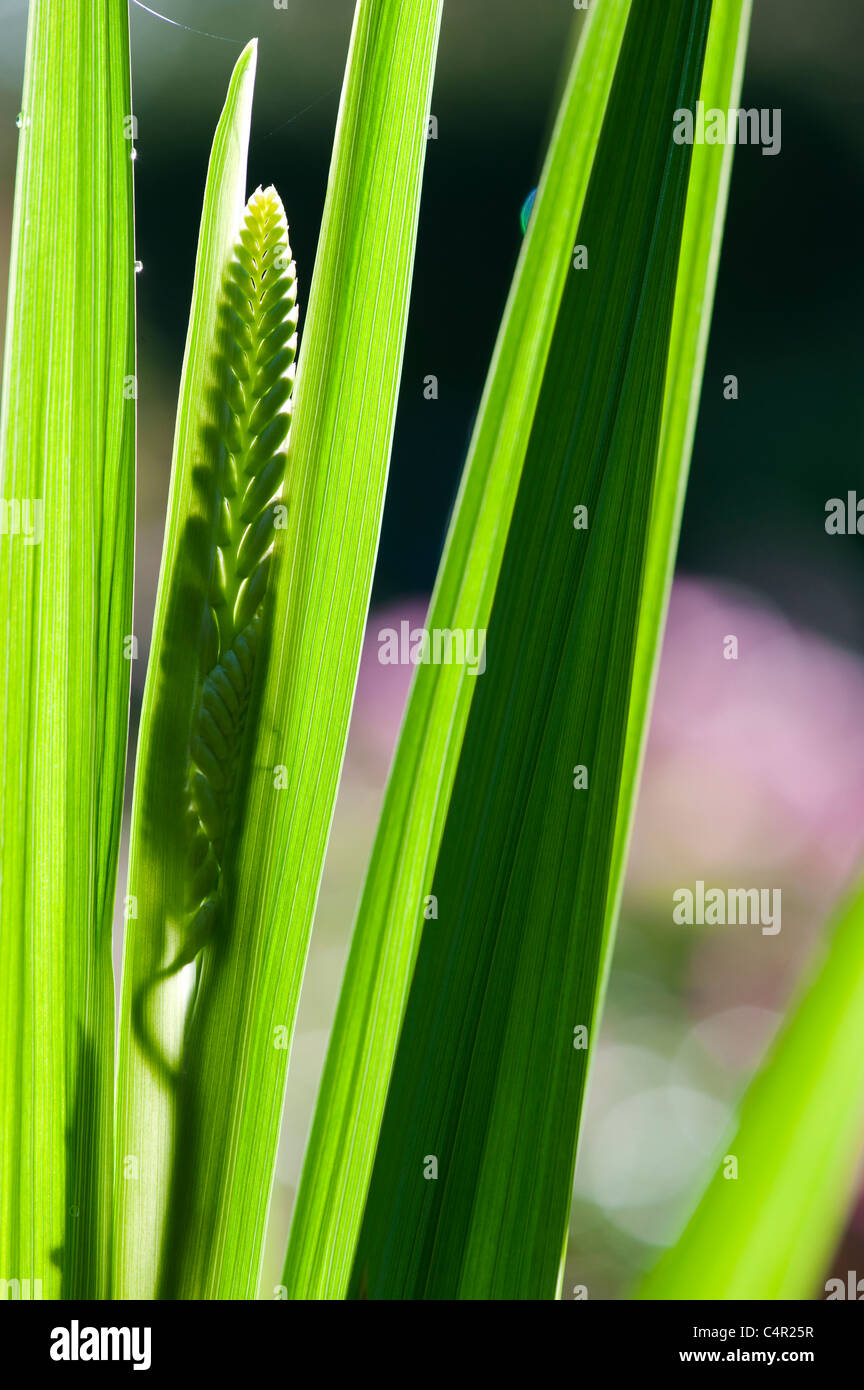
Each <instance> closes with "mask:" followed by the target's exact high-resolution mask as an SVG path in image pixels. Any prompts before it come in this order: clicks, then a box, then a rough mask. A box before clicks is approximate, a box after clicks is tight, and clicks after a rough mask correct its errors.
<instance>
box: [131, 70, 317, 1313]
mask: <svg viewBox="0 0 864 1390" xmlns="http://www.w3.org/2000/svg"><path fill="white" fill-rule="evenodd" d="M255 63H256V48H255V45H254V44H250V45H249V46H248V48H246V49H245V50H244V52H243V54H242V55H241V57H240V59H239V61H238V63H237V66H236V68H235V70H234V73H233V75H232V78H231V83H230V86H229V89H228V95H227V98H226V102H225V107H224V110H223V112H222V115H221V117H220V120H219V124H218V126H217V129H216V134H215V137H214V141H213V150H212V153H211V157H210V167H209V171H208V176H207V187H206V191H205V197H204V209H203V213H202V219H201V232H200V236H199V242H198V258H197V262H196V267H195V284H194V288H193V296H192V312H191V315H190V320H189V332H188V336H187V340H186V355H185V359H184V365H183V378H182V382H181V387H180V400H179V404H178V413H177V429H176V435H175V442H174V459H173V464H172V474H171V496H170V501H169V516H168V524H167V529H166V535H165V548H164V553H163V557H162V570H161V574H160V580H159V594H158V598H157V609H156V617H155V621H154V629H153V644H152V656H151V660H150V664H149V667H148V672H147V684H146V686H145V691H144V705H143V708H142V714H141V729H140V735H139V745H138V756H137V765H136V772H135V796H134V804H133V814H132V840H131V848H130V865H129V889H128V897H127V904H128V907H127V923H126V939H125V945H124V961H123V995H122V1002H121V1020H120V1049H119V1061H118V1074H117V1111H116V1116H117V1118H116V1135H117V1140H116V1176H115V1222H114V1289H115V1293H116V1295H117V1296H119V1297H126V1298H152V1297H154V1295H155V1293H156V1290H157V1287H158V1280H159V1272H158V1271H159V1259H160V1249H161V1244H162V1232H163V1227H164V1223H165V1215H166V1210H167V1207H168V1204H169V1200H170V1190H171V1189H170V1184H171V1176H170V1175H171V1163H172V1156H173V1154H174V1151H175V1139H176V1133H175V1131H176V1125H177V1123H178V1116H177V1095H176V1092H177V1073H178V1066H179V1063H180V1057H181V1050H182V1040H183V1034H184V1028H185V1018H186V1008H187V1002H188V998H189V993H190V988H191V984H190V981H189V979H188V978H187V977H188V973H189V972H184V971H182V970H181V969H179V968H175V967H178V966H179V964H181V963H182V961H183V959H188V960H194V957H195V955H196V954H197V950H196V949H195V948H194V943H195V941H196V939H197V938H198V937H202V936H203V934H204V933H203V932H202V930H201V928H202V925H203V923H202V921H201V920H198V923H197V929H195V909H196V907H200V906H201V905H202V904H203V901H204V898H205V897H206V891H207V890H206V889H204V890H202V893H201V899H200V901H199V902H198V903H197V904H196V903H195V902H194V901H193V900H192V888H191V878H190V874H191V872H192V870H193V869H200V870H202V872H205V873H206V872H207V870H205V869H204V865H203V863H201V862H199V860H198V859H196V857H195V856H196V855H197V854H198V852H199V849H198V847H197V846H196V827H197V824H198V823H201V822H202V821H207V811H206V809H205V800H206V793H205V792H204V791H203V790H200V789H199V788H198V783H197V782H196V780H195V769H194V768H193V767H192V765H191V754H192V749H191V739H192V732H193V722H194V719H195V715H196V711H200V710H201V709H202V708H203V706H204V704H205V703H206V700H207V690H206V683H207V680H208V678H209V677H210V676H211V675H214V678H215V679H217V680H218V677H215V667H216V666H217V665H218V663H219V656H220V654H221V655H222V657H223V658H224V659H225V660H226V661H227V660H228V657H229V654H230V643H231V640H232V637H233V635H234V634H233V628H231V627H230V625H229V626H223V633H224V637H223V640H224V643H225V645H224V649H221V651H220V645H219V641H220V639H219V636H218V624H216V619H215V614H216V609H217V608H219V607H220V604H219V602H218V600H219V599H224V600H225V602H224V603H222V604H221V607H222V608H225V607H226V606H228V607H231V614H232V620H233V616H234V608H233V606H232V605H230V604H228V603H227V600H228V598H229V597H231V596H234V597H236V595H229V593H228V588H227V587H225V586H223V587H222V588H220V585H219V579H218V574H219V571H218V567H217V560H219V561H220V563H221V559H220V556H221V549H220V547H219V545H218V544H217V541H218V539H221V538H222V536H221V532H220V526H219V521H220V518H219V504H220V501H221V502H223V503H224V500H225V497H224V493H223V492H222V489H223V488H226V487H228V486H230V483H231V478H232V476H233V474H234V473H236V472H237V471H238V470H237V467H236V462H235V461H232V456H231V454H230V452H229V450H228V448H227V447H226V442H225V434H226V431H227V424H228V423H229V419H228V417H229V416H230V413H231V403H230V401H229V400H228V399H227V396H226V393H227V392H228V390H229V385H230V383H229V381H228V378H227V372H226V369H230V368H231V364H232V362H233V364H234V366H236V364H237V348H236V343H234V342H232V332H231V329H232V326H234V325H235V324H236V335H235V336H236V337H237V338H239V339H240V340H241V342H242V340H243V339H244V335H248V331H249V330H248V324H244V323H243V321H242V318H241V316H240V315H239V314H237V312H236V309H234V311H233V313H234V316H235V317H234V318H232V317H231V311H230V305H229V301H228V299H227V297H226V296H227V294H228V293H229V292H230V291H229V286H230V284H231V277H230V271H229V267H230V266H231V264H232V261H231V258H232V254H233V253H235V246H236V243H237V240H238V238H239V235H240V230H241V226H242V223H243V217H244V201H245V182H246V155H247V148H248V142H249V123H250V118H251V108H252V91H253V84H254V78H255ZM262 211H264V209H262ZM236 256H237V258H238V261H239V263H240V264H241V265H242V259H240V258H241V256H242V249H241V250H238V251H237V252H236ZM235 273H236V272H235ZM292 331H293V330H292ZM250 370H251V369H250ZM234 379H235V381H236V383H237V385H236V387H235V388H234V389H235V390H236V391H239V392H241V396H240V402H239V403H242V402H244V401H245V396H243V395H242V387H241V386H240V382H239V378H237V377H236V374H235V378H234ZM244 418H245V415H244ZM236 442H237V444H238V446H239V447H240V449H241V452H242V451H243V450H245V449H246V448H247V440H246V438H245V435H244V437H243V438H242V439H238V440H237V441H236ZM238 481H239V478H238ZM275 490H276V485H274V492H275ZM230 518H231V520H230V523H229V528H228V529H229V530H232V529H233V527H234V526H235V525H236V524H237V523H236V508H232V510H231V513H230ZM230 582H231V583H232V584H233V582H234V576H233V570H232V575H231V581H230ZM228 583H229V581H228V576H226V577H225V585H226V586H227V585H228ZM205 620H209V624H208V622H207V621H205ZM214 624H215V625H216V626H217V636H216V640H215V643H214V641H213V639H212V627H213V625H214ZM235 655H236V654H235ZM226 698H228V699H230V696H227V692H226ZM213 712H215V710H214V711H213ZM236 720H237V723H236V727H235V729H234V733H233V735H232V738H233V739H234V741H235V743H236V740H237V737H238V734H239V729H240V726H241V725H242V718H241V717H240V715H239V697H238V712H237V715H236ZM198 751H199V752H200V754H201V757H202V759H204V760H205V761H206V754H205V753H204V751H203V749H202V748H201V747H199V750H198ZM229 761H230V759H229ZM215 780H219V774H218V772H217V774H216V776H215ZM223 780H224V774H223ZM198 790H200V795H199V797H198V800H197V801H196V800H195V794H196V791H198ZM225 792H226V788H225V787H224V786H223V787H222V788H220V796H219V799H218V800H217V802H216V806H215V811H214V817H213V819H212V820H209V821H207V823H208V824H209V828H210V830H211V831H212V832H214V834H213V839H214V840H216V841H218V840H219V839H220V836H219V835H218V834H217V833H216V831H217V829H218V820H219V817H220V815H221V816H222V817H223V818H224V816H225V814H226V802H228V801H230V799H231V797H230V793H229V794H226V795H222V793H225ZM190 811H191V812H192V815H190ZM202 811H203V812H204V814H203V816H202V814H201V812H202ZM196 818H197V819H196ZM205 859H206V855H205ZM218 876H219V875H218V863H217V875H216V880H214V881H213V882H212V883H211V885H210V886H211V887H213V888H218V886H219V884H218ZM206 916H207V914H205V918H206ZM193 973H194V971H193Z"/></svg>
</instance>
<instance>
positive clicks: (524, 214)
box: [519, 188, 537, 236]
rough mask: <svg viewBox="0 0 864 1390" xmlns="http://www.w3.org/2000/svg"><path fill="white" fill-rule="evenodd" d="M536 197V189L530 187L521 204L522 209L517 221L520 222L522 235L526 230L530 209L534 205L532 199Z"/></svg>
mask: <svg viewBox="0 0 864 1390" xmlns="http://www.w3.org/2000/svg"><path fill="white" fill-rule="evenodd" d="M536 197H537V189H536V188H532V189H531V192H530V193H529V194H528V197H527V198H526V199H525V202H524V203H523V204H522V211H521V212H520V214H519V221H520V222H521V224H522V235H523V236H524V235H525V233H526V232H527V230H528V223H529V221H530V218H531V210H532V208H533V207H534V199H535V198H536Z"/></svg>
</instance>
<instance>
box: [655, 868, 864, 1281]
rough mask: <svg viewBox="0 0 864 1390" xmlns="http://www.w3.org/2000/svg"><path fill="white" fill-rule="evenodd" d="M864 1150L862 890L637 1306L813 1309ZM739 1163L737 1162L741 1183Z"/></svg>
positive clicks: (823, 949) (845, 910) (843, 912)
mask: <svg viewBox="0 0 864 1390" xmlns="http://www.w3.org/2000/svg"><path fill="white" fill-rule="evenodd" d="M862 1149H864V892H862V889H861V886H860V885H859V886H858V887H857V888H856V890H855V891H854V892H853V893H852V894H851V895H850V897H849V898H848V900H847V902H846V903H845V904H843V905H842V907H841V909H840V911H839V912H838V914H837V919H836V922H835V924H834V928H833V931H832V933H831V934H830V935H829V938H828V940H827V941H826V942H825V943H823V944H822V945H820V948H819V951H818V953H817V958H816V960H815V961H814V962H813V965H812V966H811V968H810V970H809V971H808V972H807V976H806V977H805V981H804V984H803V988H802V989H801V991H800V993H799V998H798V1001H797V1003H796V1004H795V1005H793V1007H792V1008H791V1009H790V1010H789V1012H788V1014H787V1017H786V1019H785V1021H784V1023H783V1025H782V1027H781V1029H780V1032H779V1034H778V1036H777V1038H776V1039H775V1041H774V1043H773V1045H772V1047H771V1049H770V1051H769V1054H768V1057H767V1058H766V1060H765V1061H764V1063H763V1065H762V1066H761V1067H760V1068H759V1070H758V1071H757V1073H756V1076H755V1077H754V1079H753V1081H752V1082H751V1084H750V1086H749V1087H748V1089H747V1091H746V1093H745V1095H744V1098H743V1101H742V1103H741V1106H740V1110H739V1116H738V1122H737V1127H736V1129H735V1132H734V1134H732V1135H730V1136H729V1137H728V1139H727V1140H726V1142H725V1143H724V1145H723V1152H722V1154H718V1155H717V1156H716V1163H715V1166H714V1169H713V1173H712V1177H711V1180H710V1182H709V1184H708V1186H707V1188H706V1190H705V1192H704V1194H703V1196H702V1198H701V1200H700V1201H699V1203H698V1205H697V1207H696V1210H695V1211H694V1213H693V1215H692V1217H691V1218H690V1220H689V1222H688V1224H687V1226H686V1228H685V1230H684V1232H683V1233H682V1235H681V1236H680V1238H679V1239H678V1240H677V1241H676V1243H675V1244H674V1245H673V1246H672V1247H671V1248H670V1249H669V1250H668V1251H667V1252H666V1253H665V1254H664V1255H663V1256H662V1257H661V1259H660V1261H659V1262H658V1264H657V1265H656V1267H655V1268H654V1269H653V1270H652V1271H651V1272H650V1273H649V1274H648V1275H647V1277H646V1278H645V1280H644V1281H643V1283H642V1284H641V1286H640V1287H639V1289H638V1290H637V1294H636V1296H637V1297H638V1298H641V1299H649V1300H653V1299H770V1300H775V1299H807V1298H812V1297H813V1296H814V1294H815V1293H816V1284H817V1281H818V1279H819V1276H820V1273H821V1272H822V1271H824V1269H825V1268H826V1266H827V1263H828V1260H829V1258H830V1255H831V1252H832V1250H833V1248H834V1245H835V1243H836V1241H837V1239H838V1237H839V1235H840V1233H841V1230H842V1223H843V1219H844V1216H845V1214H846V1212H847V1211H848V1208H849V1204H850V1202H851V1201H852V1199H853V1197H854V1194H855V1190H856V1184H857V1180H858V1177H859V1173H860V1163H861V1154H862ZM728 1155H732V1156H734V1157H735V1159H736V1160H737V1175H736V1176H734V1177H732V1176H730V1175H729V1170H728V1167H727V1164H726V1162H725V1160H726V1157H727V1156H728ZM706 1252H708V1255H707V1257H706ZM843 1296H844V1297H845V1296H846V1295H845V1291H844V1295H843Z"/></svg>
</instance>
